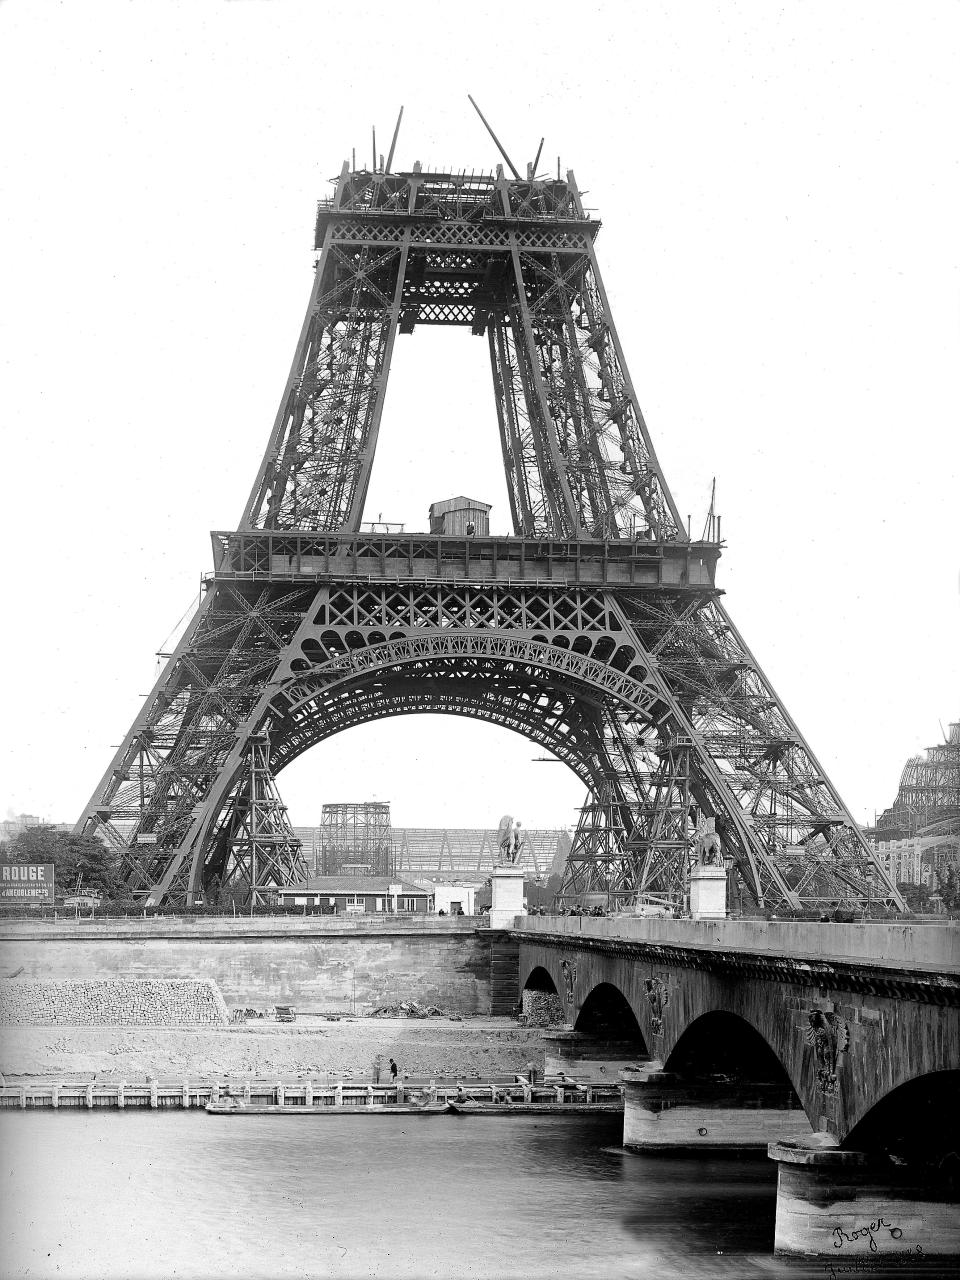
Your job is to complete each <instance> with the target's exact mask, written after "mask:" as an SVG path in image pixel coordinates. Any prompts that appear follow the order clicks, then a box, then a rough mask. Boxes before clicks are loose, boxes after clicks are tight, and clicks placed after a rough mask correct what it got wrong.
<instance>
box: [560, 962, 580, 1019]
mask: <svg viewBox="0 0 960 1280" xmlns="http://www.w3.org/2000/svg"><path fill="white" fill-rule="evenodd" d="M560 970H561V972H562V974H563V998H564V1001H565V1002H566V1005H567V1008H568V1009H571V1008H572V1007H573V984H574V983H575V982H576V980H577V966H576V965H575V964H572V963H571V962H570V961H569V960H561V962H560Z"/></svg>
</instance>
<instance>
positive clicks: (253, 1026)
mask: <svg viewBox="0 0 960 1280" xmlns="http://www.w3.org/2000/svg"><path fill="white" fill-rule="evenodd" d="M378 1053H380V1054H383V1055H384V1061H385V1062H386V1060H387V1059H388V1058H391V1057H392V1058H394V1059H395V1060H396V1062H397V1064H398V1066H399V1067H400V1071H401V1072H402V1073H404V1074H408V1075H411V1076H427V1077H429V1076H454V1077H456V1076H460V1077H465V1078H468V1079H469V1078H479V1077H484V1078H486V1077H490V1076H500V1075H512V1074H514V1073H516V1072H517V1071H521V1070H522V1069H523V1068H524V1067H525V1066H526V1064H527V1063H528V1062H529V1061H530V1060H531V1059H532V1060H533V1061H534V1063H535V1065H536V1066H537V1067H538V1068H540V1069H541V1070H542V1068H543V1054H544V1041H543V1038H542V1031H541V1030H540V1029H539V1028H536V1027H520V1026H518V1025H517V1023H516V1022H515V1021H513V1020H512V1019H511V1018H465V1019H464V1020H463V1021H462V1022H451V1021H449V1020H448V1019H445V1018H429V1019H422V1020H421V1019H409V1018H343V1019H341V1020H340V1021H338V1022H328V1021H325V1020H321V1019H310V1020H309V1021H306V1020H303V1021H299V1022H297V1023H294V1024H293V1025H285V1024H279V1023H263V1022H255V1023H247V1024H244V1025H239V1026H230V1027H220V1028H207V1027H173V1028H170V1027H135V1028H132V1027H62V1026H61V1027H22V1026H21V1027H3V1028H2V1029H0V1073H2V1074H3V1075H4V1077H6V1078H7V1080H8V1081H9V1080H11V1079H16V1078H17V1077H20V1076H32V1077H36V1076H51V1077H57V1078H59V1079H61V1080H89V1079H90V1078H91V1077H92V1076H93V1075H96V1076H98V1077H100V1078H103V1079H117V1080H122V1079H127V1080H133V1079H134V1078H136V1077H140V1078H146V1077H147V1076H157V1077H182V1076H191V1077H212V1076H223V1075H242V1076H250V1077H261V1078H267V1077H274V1076H277V1075H280V1076H299V1075H308V1074H311V1073H313V1074H320V1073H322V1072H328V1073H330V1074H331V1075H333V1076H338V1077H347V1076H369V1074H370V1072H371V1068H372V1065H373V1060H374V1058H375V1056H376V1055H377V1054H378Z"/></svg>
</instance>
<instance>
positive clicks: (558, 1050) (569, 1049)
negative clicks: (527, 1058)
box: [543, 1030, 650, 1080]
mask: <svg viewBox="0 0 960 1280" xmlns="http://www.w3.org/2000/svg"><path fill="white" fill-rule="evenodd" d="M543 1040H544V1055H543V1057H544V1074H545V1075H548V1076H558V1075H560V1073H561V1072H563V1074H564V1075H567V1076H570V1077H572V1078H576V1077H577V1076H582V1077H583V1078H584V1079H588V1080H596V1079H597V1078H598V1077H599V1076H603V1075H606V1076H609V1078H610V1079H611V1080H616V1079H617V1077H618V1073H619V1072H620V1071H621V1070H622V1069H624V1068H625V1067H630V1066H641V1065H646V1064H647V1063H649V1061H650V1058H649V1055H648V1054H646V1053H645V1052H644V1051H643V1046H642V1045H641V1044H639V1043H638V1042H637V1041H636V1040H626V1039H623V1038H615V1037H608V1036H591V1035H584V1034H583V1033H582V1032H580V1031H569V1030H562V1031H544V1033H543Z"/></svg>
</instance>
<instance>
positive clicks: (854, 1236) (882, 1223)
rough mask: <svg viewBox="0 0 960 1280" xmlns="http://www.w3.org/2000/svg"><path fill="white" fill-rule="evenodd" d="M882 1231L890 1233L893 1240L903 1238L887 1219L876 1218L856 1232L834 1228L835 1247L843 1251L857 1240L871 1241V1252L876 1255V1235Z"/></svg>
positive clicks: (858, 1228) (899, 1231)
mask: <svg viewBox="0 0 960 1280" xmlns="http://www.w3.org/2000/svg"><path fill="white" fill-rule="evenodd" d="M881 1230H886V1231H889V1232H890V1238H891V1239H892V1240H899V1239H900V1238H901V1237H902V1236H903V1232H902V1231H901V1230H900V1228H899V1227H895V1226H893V1225H892V1224H891V1223H889V1222H888V1221H887V1220H886V1218H874V1220H873V1221H872V1222H867V1223H865V1224H864V1225H863V1226H862V1227H857V1228H856V1229H855V1230H854V1231H844V1230H843V1228H842V1227H834V1229H833V1247H834V1248H835V1249H842V1248H843V1246H844V1245H845V1244H853V1243H854V1242H855V1241H857V1240H864V1239H869V1241H870V1244H869V1248H870V1252H871V1253H876V1252H877V1241H876V1237H875V1234H874V1233H875V1232H877V1231H881Z"/></svg>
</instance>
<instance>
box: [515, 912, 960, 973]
mask: <svg viewBox="0 0 960 1280" xmlns="http://www.w3.org/2000/svg"><path fill="white" fill-rule="evenodd" d="M514 932H515V933H516V935H517V936H518V937H519V938H520V940H521V941H524V940H527V939H529V940H530V941H535V940H536V939H537V938H542V937H544V935H553V936H556V937H558V938H562V939H569V942H570V945H571V946H578V945H579V946H584V947H589V946H590V945H591V944H593V945H596V944H600V946H601V947H603V946H604V944H615V943H617V942H623V943H641V944H646V945H648V946H656V947H667V948H674V949H677V950H681V951H703V952H712V953H718V952H719V953H727V954H730V953H742V954H743V955H744V956H745V957H746V956H757V957H766V956H770V957H773V956H776V957H779V958H781V959H784V960H794V961H796V962H797V964H798V966H799V965H802V964H804V963H806V962H823V963H827V964H834V963H840V964H844V965H851V964H852V965H862V966H865V967H869V968H871V969H890V970H900V971H906V972H914V973H917V974H938V975H944V976H951V975H956V976H960V924H958V923H957V922H953V921H949V922H945V923H943V924H939V923H937V924H922V925H920V924H914V923H911V922H902V923H901V922H886V921H883V922H880V921H876V922H873V921H871V922H866V923H863V924H835V923H832V922H826V921H815V920H672V919H666V918H663V919H661V918H650V917H648V918H643V917H637V918H630V917H623V916H613V917H602V918H598V917H593V916H525V917H523V919H522V920H520V921H518V923H517V925H516V927H515V930H514Z"/></svg>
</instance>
